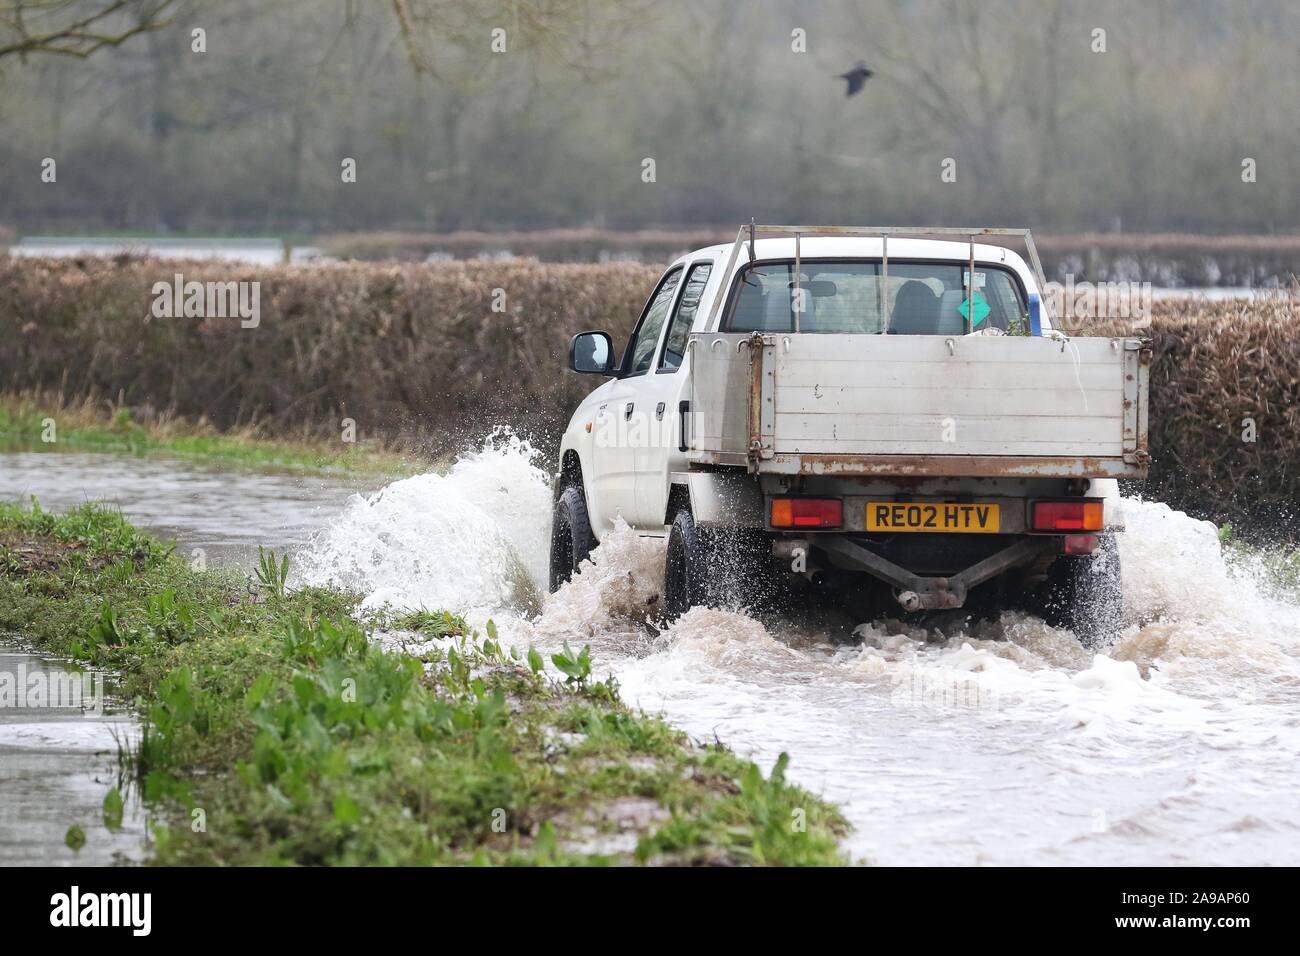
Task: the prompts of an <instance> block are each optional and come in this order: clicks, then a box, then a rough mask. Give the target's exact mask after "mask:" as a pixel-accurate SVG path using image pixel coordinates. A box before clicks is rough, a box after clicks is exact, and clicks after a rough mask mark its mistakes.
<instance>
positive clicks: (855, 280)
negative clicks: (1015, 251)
mask: <svg viewBox="0 0 1300 956" xmlns="http://www.w3.org/2000/svg"><path fill="white" fill-rule="evenodd" d="M800 265H801V270H800V277H799V282H798V284H797V285H798V288H797V289H796V283H795V271H794V263H793V262H759V263H755V264H754V265H751V266H748V267H746V268H745V269H744V270H743V271H742V272H741V274H740V280H739V285H738V287H737V288H738V291H733V293H732V300H731V307H730V313H729V315H728V321H727V323H726V326H725V331H728V332H753V331H760V332H792V331H794V330H795V328H796V323H795V319H796V312H797V313H798V316H797V317H798V326H797V327H798V329H799V331H801V332H845V333H867V334H874V333H878V332H881V331H885V330H886V323H885V322H883V321H882V316H885V315H887V316H889V321H888V323H887V329H888V331H889V332H890V333H893V334H898V335H962V334H964V333H965V332H966V331H967V330H968V328H969V330H970V331H976V332H978V331H981V330H983V329H988V328H996V329H1000V330H1002V331H1003V332H1008V333H1012V334H1016V333H1019V334H1024V333H1025V331H1026V329H1025V324H1026V323H1025V321H1024V315H1025V311H1024V310H1025V306H1024V303H1023V302H1022V300H1021V294H1020V288H1019V284H1018V283H1017V282H1016V280H1015V279H1014V278H1013V277H1012V275H1011V273H1010V272H1008V271H1007V270H1005V269H1001V268H997V267H994V266H989V265H986V264H984V263H979V262H977V263H976V264H975V281H974V286H975V288H974V290H973V294H972V290H970V289H969V288H968V286H969V284H970V283H969V273H970V268H969V266H967V265H966V264H965V263H926V262H915V261H907V260H899V261H895V260H894V259H893V258H891V259H890V260H889V270H888V276H887V277H886V276H883V275H882V274H881V273H882V269H881V264H880V263H879V262H864V261H848V260H836V261H831V260H809V259H805V260H803V261H802V263H801V264H800ZM968 321H969V326H968V324H967V323H968Z"/></svg>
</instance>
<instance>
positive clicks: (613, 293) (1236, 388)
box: [0, 258, 1300, 516]
mask: <svg viewBox="0 0 1300 956" xmlns="http://www.w3.org/2000/svg"><path fill="white" fill-rule="evenodd" d="M177 272H180V273H182V274H183V275H184V277H185V279H186V280H199V281H230V280H258V281H260V282H261V324H260V326H259V327H258V328H257V329H242V328H240V325H239V322H238V320H237V319H155V318H152V317H151V315H150V306H151V303H152V301H153V296H152V293H151V288H152V286H153V284H154V283H155V282H157V281H170V280H171V278H172V276H173V275H174V274H175V273H177ZM658 272H659V270H658V267H652V266H641V265H632V264H627V263H610V264H601V265H594V264H593V265H563V264H539V263H537V262H532V261H511V262H488V261H464V262H462V261H458V262H447V263H436V264H419V265H415V264H404V265H397V264H367V263H349V264H339V265H333V266H322V267H313V268H302V267H278V268H271V269H268V268H265V267H255V266H247V267H242V266H232V265H230V264H228V263H211V262H209V263H175V262H158V261H152V260H140V259H123V260H114V261H104V260H98V259H85V260H31V259H26V260H20V259H7V258H6V259H0V341H2V342H3V343H4V345H3V349H2V350H0V388H4V389H7V390H11V391H17V390H29V389H30V390H58V391H61V392H62V393H63V394H64V395H66V396H69V397H73V398H77V397H83V396H91V397H95V398H104V399H109V400H114V401H121V402H123V403H125V404H127V405H129V406H136V407H141V406H143V407H151V408H154V409H158V410H164V409H165V410H167V411H170V412H173V413H175V414H178V415H182V416H186V417H190V418H200V417H206V418H207V419H209V420H210V421H211V422H213V423H214V424H216V425H217V426H219V427H231V426H235V425H248V424H250V423H252V424H256V425H257V426H259V427H260V428H261V429H262V430H263V431H264V432H265V433H266V434H278V435H291V434H309V435H328V434H337V433H338V429H339V427H340V426H339V421H340V419H342V418H344V417H350V418H353V419H355V420H356V422H357V426H358V429H359V430H360V431H361V432H362V434H366V433H369V434H377V433H382V434H384V435H386V436H387V437H390V438H397V439H406V440H408V441H409V440H411V439H412V437H413V436H418V440H419V443H420V444H421V445H422V446H423V447H425V448H426V449H428V450H429V451H431V452H441V451H447V450H451V449H453V448H455V447H459V446H460V445H461V444H462V443H463V442H464V441H466V440H471V439H475V438H477V437H479V436H481V435H482V434H484V433H485V432H487V431H488V430H489V429H490V428H491V427H492V426H494V425H496V424H498V423H503V422H509V423H511V424H514V425H516V426H517V427H522V428H524V429H527V430H531V431H533V432H534V433H536V434H540V435H545V436H550V437H552V438H553V437H554V436H555V435H557V434H558V432H559V430H560V428H561V427H562V424H563V422H564V421H565V420H566V418H567V414H568V410H569V409H570V408H571V407H572V405H573V404H574V403H575V402H576V401H577V400H578V399H579V398H580V397H581V395H582V394H583V393H584V392H585V390H586V389H587V388H589V387H590V386H592V385H594V384H595V382H594V380H592V379H589V378H585V377H580V376H576V375H572V374H568V373H566V372H565V371H564V363H565V350H566V347H567V344H568V340H569V337H570V336H571V335H572V334H573V333H574V332H577V331H579V330H581V329H584V328H604V329H608V330H609V331H610V332H611V333H613V334H614V336H615V339H616V341H617V342H620V343H621V342H622V341H624V340H625V339H626V336H627V333H628V331H629V328H630V326H631V324H632V322H633V320H634V319H635V316H636V314H637V313H638V312H639V310H640V308H641V306H642V304H643V302H644V299H645V297H646V295H647V294H648V293H649V291H650V289H651V287H652V285H653V283H654V281H655V279H656V278H657V275H658ZM498 289H499V290H503V293H504V300H501V298H500V293H496V292H495V290H498ZM494 301H496V302H501V301H503V302H504V312H500V311H493V305H494ZM1151 334H1152V337H1153V339H1154V346H1155V354H1154V363H1153V369H1152V400H1151V407H1152V433H1151V438H1152V453H1153V454H1154V456H1155V459H1156V461H1155V465H1154V467H1153V469H1152V475H1151V479H1150V482H1149V483H1148V489H1149V490H1150V492H1151V493H1152V494H1156V495H1160V496H1163V497H1165V498H1166V499H1169V500H1172V501H1174V502H1176V503H1178V504H1180V505H1183V506H1193V507H1196V506H1198V505H1199V508H1198V510H1202V511H1205V512H1209V513H1214V514H1217V515H1220V516H1225V515H1231V514H1246V513H1249V512H1252V511H1258V510H1259V509H1261V508H1262V509H1263V510H1265V511H1270V509H1271V512H1272V513H1273V514H1276V513H1277V511H1278V510H1279V509H1280V510H1286V509H1290V508H1293V507H1294V505H1295V504H1296V502H1297V501H1298V500H1300V298H1298V297H1296V296H1294V295H1291V296H1287V295H1281V294H1279V295H1276V296H1272V297H1269V298H1265V299H1261V300H1255V301H1244V300H1238V301H1227V302H1206V301H1200V300H1198V301H1195V302H1188V301H1162V302H1158V303H1157V304H1156V315H1155V321H1154V326H1153V330H1152V333H1151ZM1244 419H1252V420H1253V421H1254V431H1255V437H1256V441H1254V442H1249V441H1245V440H1243V433H1244V432H1245V431H1246V430H1247V429H1248V427H1249V426H1248V424H1246V423H1244V422H1243V420H1244Z"/></svg>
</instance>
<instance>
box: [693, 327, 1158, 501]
mask: <svg viewBox="0 0 1300 956" xmlns="http://www.w3.org/2000/svg"><path fill="white" fill-rule="evenodd" d="M691 349H692V352H691V356H692V358H691V369H692V400H691V410H692V412H693V415H692V436H691V449H690V452H689V458H690V460H691V461H692V462H693V463H696V464H701V465H719V464H721V465H740V464H743V465H746V466H747V467H748V468H749V470H750V471H753V472H762V473H775V474H791V475H794V474H845V475H909V476H912V475H954V476H968V477H981V476H998V475H1014V476H1062V477H1064V476H1077V477H1140V476H1141V475H1143V474H1145V472H1146V466H1147V463H1148V461H1149V456H1148V455H1147V422H1146V412H1147V403H1146V395H1147V375H1148V371H1149V363H1150V351H1149V350H1148V349H1146V348H1144V343H1143V342H1142V340H1140V339H1125V338H1101V337H1084V338H1073V339H1056V338H1047V337H1031V336H952V337H949V336H911V335H902V336H891V335H845V334H788V333H697V334H696V335H693V336H692V344H691Z"/></svg>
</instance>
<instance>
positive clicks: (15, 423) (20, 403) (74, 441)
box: [0, 395, 434, 477]
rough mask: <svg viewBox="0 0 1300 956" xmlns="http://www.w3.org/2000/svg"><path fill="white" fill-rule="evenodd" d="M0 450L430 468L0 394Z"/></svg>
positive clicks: (334, 469) (377, 472)
mask: <svg viewBox="0 0 1300 956" xmlns="http://www.w3.org/2000/svg"><path fill="white" fill-rule="evenodd" d="M0 448H8V449H10V450H16V449H32V450H37V451H42V450H58V449H64V450H75V451H103V452H119V453H121V452H125V453H129V454H137V455H143V454H160V455H169V456H173V457H178V458H188V459H195V460H200V461H211V462H219V463H221V464H226V465H233V466H237V467H245V468H257V469H264V470H277V471H299V472H304V473H309V474H348V475H374V476H385V477H389V476H392V477H397V476H406V475H413V474H418V473H419V472H422V471H427V470H428V469H429V468H430V467H432V466H433V465H434V463H433V462H431V461H430V460H428V459H426V458H424V457H422V456H419V455H411V454H403V453H402V452H400V451H398V450H395V449H392V448H388V447H386V446H384V445H382V444H377V443H374V442H344V441H342V440H340V441H337V442H327V441H321V440H319V439H308V438H302V439H290V438H267V437H263V436H260V435H258V434H257V432H256V430H255V429H244V430H241V431H236V432H220V431H218V430H216V429H215V428H213V427H212V426H210V425H208V424H206V423H205V422H191V421H188V420H186V419H180V418H172V417H168V416H165V415H163V416H150V417H149V419H148V420H147V421H137V420H136V419H135V418H133V416H132V413H131V411H130V410H129V409H127V408H121V407H118V408H109V407H106V406H104V405H101V404H96V403H91V402H83V403H68V402H64V401H62V400H60V399H59V398H58V397H54V398H44V397H38V398H36V399H33V398H31V397H28V396H17V395H0Z"/></svg>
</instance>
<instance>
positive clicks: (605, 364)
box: [569, 332, 618, 375]
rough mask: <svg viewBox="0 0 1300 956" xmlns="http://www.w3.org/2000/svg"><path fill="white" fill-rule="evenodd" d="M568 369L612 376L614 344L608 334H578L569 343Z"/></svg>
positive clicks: (615, 369) (615, 370) (613, 370)
mask: <svg viewBox="0 0 1300 956" xmlns="http://www.w3.org/2000/svg"><path fill="white" fill-rule="evenodd" d="M569 368H571V369H573V370H574V371H575V372H589V373H592V374H595V375H613V374H614V373H615V372H617V371H618V369H617V368H616V367H615V364H614V342H613V340H612V339H611V338H610V337H609V333H608V332H579V333H578V334H577V335H575V336H574V337H573V339H572V340H571V341H570V342H569Z"/></svg>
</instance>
